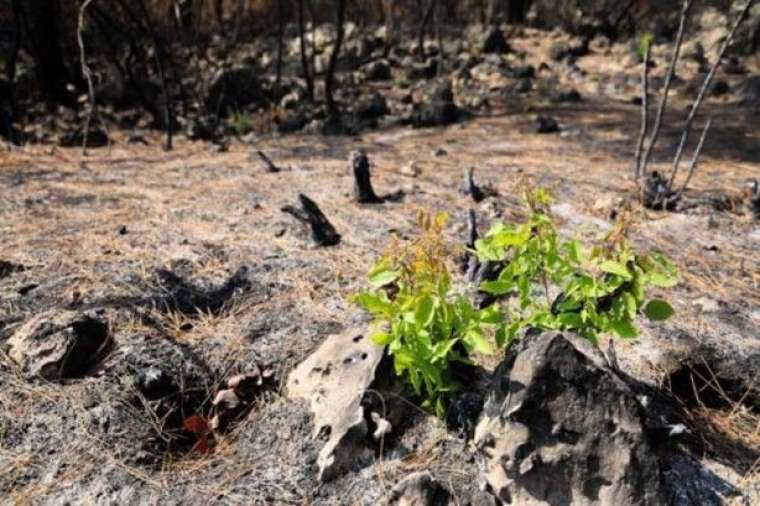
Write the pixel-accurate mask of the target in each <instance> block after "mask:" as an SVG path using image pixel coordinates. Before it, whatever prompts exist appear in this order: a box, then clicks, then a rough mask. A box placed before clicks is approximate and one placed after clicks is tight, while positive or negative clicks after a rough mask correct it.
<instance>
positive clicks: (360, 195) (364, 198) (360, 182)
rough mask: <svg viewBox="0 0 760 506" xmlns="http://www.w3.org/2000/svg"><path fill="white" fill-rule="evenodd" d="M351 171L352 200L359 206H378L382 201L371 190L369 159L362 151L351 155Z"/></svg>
mask: <svg viewBox="0 0 760 506" xmlns="http://www.w3.org/2000/svg"><path fill="white" fill-rule="evenodd" d="M351 171H352V173H353V176H354V200H355V201H356V202H358V203H359V204H379V203H381V202H382V201H383V199H381V198H380V197H378V196H377V195H376V194H375V190H374V189H373V188H372V181H371V175H370V171H369V159H368V158H367V153H365V152H364V150H361V149H360V150H357V151H354V152H352V153H351Z"/></svg>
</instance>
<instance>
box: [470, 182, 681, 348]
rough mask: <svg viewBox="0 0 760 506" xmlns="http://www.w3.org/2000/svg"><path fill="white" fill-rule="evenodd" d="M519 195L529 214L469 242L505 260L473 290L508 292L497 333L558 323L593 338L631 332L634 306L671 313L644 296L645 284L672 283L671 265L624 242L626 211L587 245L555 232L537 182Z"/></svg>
mask: <svg viewBox="0 0 760 506" xmlns="http://www.w3.org/2000/svg"><path fill="white" fill-rule="evenodd" d="M526 200H527V202H528V204H529V207H530V208H531V216H530V217H529V218H528V220H527V221H526V222H525V223H522V224H519V225H516V226H507V225H504V224H502V223H499V224H496V225H494V226H493V227H492V228H491V230H490V231H489V232H488V233H487V235H486V236H485V237H484V238H483V239H480V240H478V241H476V243H475V253H476V254H477V255H478V257H479V258H480V259H481V260H483V261H498V262H505V263H506V265H505V267H504V268H503V269H502V270H501V271H500V272H499V275H498V277H497V278H496V279H495V280H493V281H485V282H483V283H482V285H481V290H483V291H485V292H487V293H489V294H492V295H497V296H503V295H508V294H514V295H516V298H511V299H509V300H508V301H507V303H506V306H505V311H506V313H507V319H506V320H507V323H505V330H504V331H503V332H500V333H499V334H498V335H499V336H504V337H505V338H506V339H507V341H510V340H512V339H514V338H515V337H517V336H518V335H519V333H520V331H521V330H523V329H525V328H530V327H534V328H542V329H560V330H570V331H573V332H577V333H578V334H580V335H582V336H584V337H586V338H587V339H589V340H590V341H592V342H593V343H595V344H596V343H597V340H598V336H599V335H600V334H604V333H610V332H611V333H614V334H616V335H618V336H619V337H622V338H633V337H636V336H637V335H638V329H637V328H636V326H635V325H634V320H635V318H636V317H637V315H638V314H639V313H643V314H644V315H645V316H646V317H648V318H649V319H650V320H664V319H667V318H668V317H670V316H671V315H672V314H673V312H674V311H673V308H672V307H671V306H670V305H669V304H668V303H667V302H665V301H664V300H661V299H647V294H646V291H647V288H649V287H651V286H656V287H662V288H668V287H672V286H674V285H675V284H676V283H677V281H678V273H677V269H676V268H675V266H674V265H673V264H672V263H671V262H670V261H669V260H668V259H667V258H666V257H665V256H663V255H659V254H651V255H643V254H639V253H637V252H636V251H635V250H634V249H633V248H631V246H630V245H629V244H628V241H627V240H626V237H625V236H626V231H627V228H628V222H627V219H626V218H624V219H623V220H622V221H620V222H619V224H618V226H617V227H616V228H615V229H614V230H613V232H612V233H610V234H609V236H608V237H607V240H606V241H605V242H604V243H603V244H601V245H597V246H594V247H592V248H590V249H588V248H585V247H584V246H583V245H582V244H581V243H579V242H578V241H576V240H562V239H561V238H560V237H559V235H558V233H557V230H556V228H555V227H554V224H553V223H552V220H551V217H550V215H549V214H548V211H547V207H548V204H549V201H550V198H549V196H548V194H547V193H546V192H545V191H544V190H537V191H532V192H528V193H527V194H526ZM498 344H500V345H501V344H506V343H501V342H500V343H498Z"/></svg>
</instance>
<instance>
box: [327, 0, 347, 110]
mask: <svg viewBox="0 0 760 506" xmlns="http://www.w3.org/2000/svg"><path fill="white" fill-rule="evenodd" d="M336 2H337V3H336V16H335V44H334V45H333V50H332V53H331V54H330V61H329V63H328V65H327V73H326V74H325V100H326V101H327V113H328V116H329V119H330V120H331V121H339V117H340V111H338V107H337V106H336V105H335V97H334V87H335V68H336V66H337V65H338V56H339V55H340V48H341V46H342V45H343V35H344V31H343V28H344V27H343V24H344V22H345V18H346V0H336Z"/></svg>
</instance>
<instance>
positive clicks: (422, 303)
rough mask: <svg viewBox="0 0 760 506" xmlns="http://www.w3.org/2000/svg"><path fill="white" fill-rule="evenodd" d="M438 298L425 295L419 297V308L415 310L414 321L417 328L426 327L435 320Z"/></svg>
mask: <svg viewBox="0 0 760 506" xmlns="http://www.w3.org/2000/svg"><path fill="white" fill-rule="evenodd" d="M435 306H436V299H434V298H433V297H431V296H430V295H425V296H423V297H421V298H419V299H417V308H416V309H415V311H414V323H415V325H417V328H425V327H427V326H428V325H430V323H431V322H432V321H433V316H434V315H435Z"/></svg>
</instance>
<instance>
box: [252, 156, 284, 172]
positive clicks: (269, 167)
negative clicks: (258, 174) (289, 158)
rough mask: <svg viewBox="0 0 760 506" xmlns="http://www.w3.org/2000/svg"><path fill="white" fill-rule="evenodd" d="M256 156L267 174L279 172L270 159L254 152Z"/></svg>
mask: <svg viewBox="0 0 760 506" xmlns="http://www.w3.org/2000/svg"><path fill="white" fill-rule="evenodd" d="M256 155H257V156H258V157H259V159H260V160H261V161H262V163H263V164H264V167H265V168H266V171H267V172H280V168H279V167H278V166H277V165H275V164H274V162H273V161H272V159H271V158H269V157H268V156H267V155H265V154H264V152H263V151H256Z"/></svg>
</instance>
